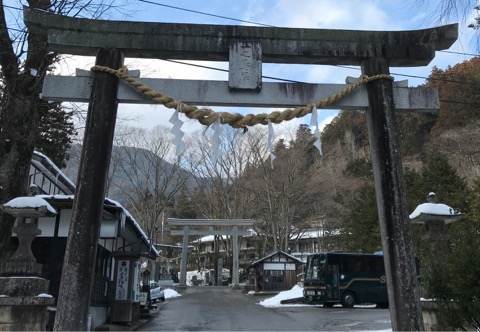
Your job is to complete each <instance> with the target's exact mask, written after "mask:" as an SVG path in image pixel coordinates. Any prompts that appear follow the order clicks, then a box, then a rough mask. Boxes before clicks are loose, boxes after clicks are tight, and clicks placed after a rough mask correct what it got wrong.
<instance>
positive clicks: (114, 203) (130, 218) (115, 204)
mask: <svg viewBox="0 0 480 332" xmlns="http://www.w3.org/2000/svg"><path fill="white" fill-rule="evenodd" d="M36 197H40V198H44V199H52V200H58V201H64V200H65V201H73V199H74V195H37V196H36ZM105 204H106V205H110V206H113V207H115V208H118V209H120V210H122V212H123V213H124V214H125V216H126V220H127V221H128V222H129V223H130V224H131V225H132V226H133V228H134V230H135V232H137V234H138V235H140V237H141V238H142V240H143V241H144V242H145V244H146V245H147V247H150V240H149V239H148V236H147V234H145V232H144V231H143V229H142V227H141V226H140V224H139V223H138V222H137V221H136V220H135V218H134V217H133V216H132V215H131V214H130V212H129V211H128V210H127V209H126V208H125V207H123V205H122V204H120V203H119V202H117V201H115V200H113V199H111V198H105ZM151 247H152V251H153V252H154V253H155V255H156V256H158V255H159V252H158V250H157V249H156V248H155V246H154V245H152V246H151Z"/></svg>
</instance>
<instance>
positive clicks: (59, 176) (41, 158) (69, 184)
mask: <svg viewBox="0 0 480 332" xmlns="http://www.w3.org/2000/svg"><path fill="white" fill-rule="evenodd" d="M37 159H38V160H37ZM35 161H38V162H40V163H41V164H42V165H43V166H44V167H45V168H47V169H48V171H49V172H51V173H52V174H53V176H54V177H55V179H56V180H58V181H60V182H61V183H62V184H63V186H64V188H66V189H67V190H68V191H69V192H70V193H72V194H73V193H74V192H75V184H74V183H73V181H72V180H70V179H69V178H68V177H67V176H66V175H65V174H64V173H63V172H62V171H61V170H60V168H58V167H57V165H55V163H54V162H53V161H52V160H51V159H50V158H48V157H47V156H46V155H44V154H43V153H41V152H38V151H33V157H32V163H35Z"/></svg>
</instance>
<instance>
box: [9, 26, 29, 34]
mask: <svg viewBox="0 0 480 332" xmlns="http://www.w3.org/2000/svg"><path fill="white" fill-rule="evenodd" d="M7 30H12V31H16V32H21V33H24V32H26V31H25V30H22V29H17V28H10V27H7Z"/></svg>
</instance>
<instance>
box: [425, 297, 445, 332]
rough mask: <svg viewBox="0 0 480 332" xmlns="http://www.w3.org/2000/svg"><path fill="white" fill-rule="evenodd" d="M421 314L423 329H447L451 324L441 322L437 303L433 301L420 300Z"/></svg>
mask: <svg viewBox="0 0 480 332" xmlns="http://www.w3.org/2000/svg"><path fill="white" fill-rule="evenodd" d="M420 304H421V306H422V316H423V325H424V328H425V331H448V330H452V327H451V326H446V325H444V324H442V320H441V319H440V313H439V308H438V304H437V303H436V302H435V301H422V302H421V303H420Z"/></svg>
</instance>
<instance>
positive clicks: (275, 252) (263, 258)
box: [251, 250, 303, 265]
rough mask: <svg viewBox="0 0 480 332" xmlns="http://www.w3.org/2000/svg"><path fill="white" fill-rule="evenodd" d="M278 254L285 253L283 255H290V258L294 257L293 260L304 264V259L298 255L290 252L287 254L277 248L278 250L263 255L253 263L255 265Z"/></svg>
mask: <svg viewBox="0 0 480 332" xmlns="http://www.w3.org/2000/svg"><path fill="white" fill-rule="evenodd" d="M277 254H283V255H285V256H287V257H289V258H291V259H293V260H295V261H297V262H299V263H302V264H303V261H302V260H301V259H298V258H297V257H295V256H292V255H290V254H287V253H286V252H285V251H282V250H277V251H274V252H272V253H270V254H268V255H267V256H265V257H262V258H260V259H258V260H256V261H255V262H253V263H252V264H251V265H255V264H258V263H260V262H263V261H264V260H266V259H268V258H270V257H272V256H275V255H277Z"/></svg>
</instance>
